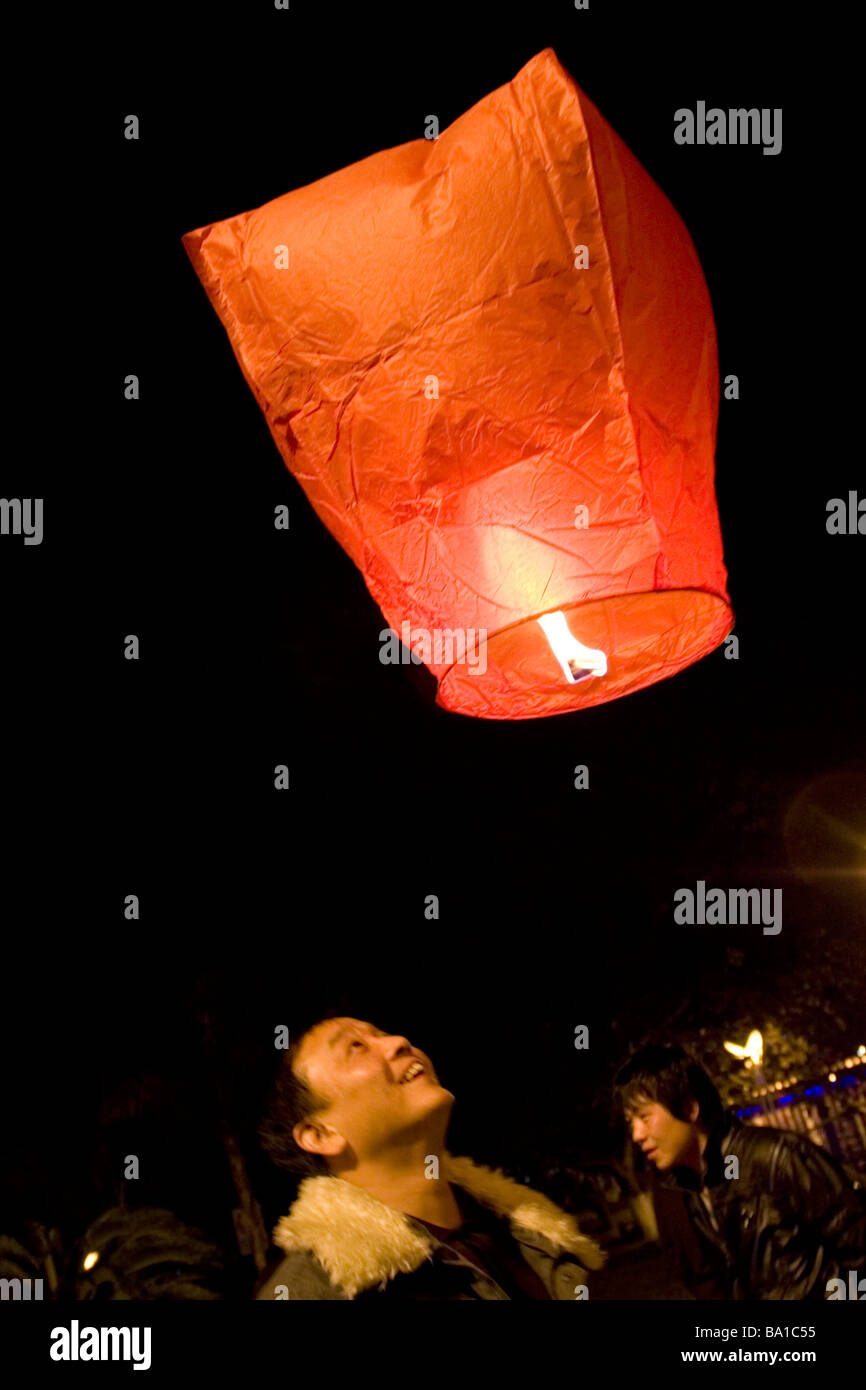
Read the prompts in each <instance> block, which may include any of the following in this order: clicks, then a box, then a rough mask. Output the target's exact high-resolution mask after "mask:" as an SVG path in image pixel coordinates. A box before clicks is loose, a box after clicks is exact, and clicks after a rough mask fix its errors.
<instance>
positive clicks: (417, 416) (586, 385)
mask: <svg viewBox="0 0 866 1390" xmlns="http://www.w3.org/2000/svg"><path fill="white" fill-rule="evenodd" d="M183 242H184V246H185V248H186V250H187V252H188V254H189V256H190V259H191V260H192V263H193V265H194V267H195V269H196V272H197V273H198V275H199V277H200V279H201V281H202V283H203V285H204V287H205V289H206V291H207V293H208V295H209V297H210V300H211V303H212V304H213V306H214V308H215V309H216V311H217V313H218V314H219V316H220V319H221V320H222V323H223V325H224V326H225V329H226V331H227V332H228V335H229V338H230V340H231V343H232V346H233V348H234V351H235V354H236V355H237V358H238V361H239V363H240V365H241V367H242V369H243V372H244V375H245V376H246V379H247V381H248V383H249V385H250V386H251V388H252V390H253V391H254V393H255V395H256V398H257V400H258V401H259V404H260V405H261V407H262V409H263V411H264V412H265V416H266V418H267V421H268V425H269V427H270V429H271V433H272V435H273V437H274V440H275V441H276V444H277V447H278V448H279V450H280V453H281V454H282V456H283V459H284V460H285V462H286V465H287V466H288V468H289V469H290V470H291V471H292V473H293V474H294V475H295V477H296V478H297V479H298V480H299V482H300V483H301V485H302V487H303V488H304V491H305V492H306V494H307V496H308V497H309V499H310V501H311V502H312V504H313V506H314V508H315V509H316V511H317V512H318V514H319V516H320V517H321V518H322V520H323V521H324V522H325V525H326V526H327V527H328V528H329V530H330V531H331V532H332V533H333V534H334V536H336V538H337V539H338V540H339V541H340V543H341V544H342V545H343V546H344V548H345V549H346V551H347V552H348V553H349V555H350V556H351V557H352V559H353V560H354V561H355V563H356V564H357V565H358V567H359V569H360V570H361V572H362V573H363V575H364V578H365V580H366V583H367V586H368V588H369V590H370V592H371V594H372V595H373V597H374V598H375V600H376V602H377V603H378V604H379V606H380V607H381V609H382V612H383V613H384V615H385V618H386V620H387V622H388V624H389V626H390V627H391V628H392V629H393V630H394V631H395V632H397V633H398V634H400V635H401V636H404V637H406V638H407V639H408V641H409V642H410V644H411V646H412V647H413V649H414V650H415V651H416V652H417V653H418V654H419V655H421V657H422V658H423V659H424V660H425V661H426V663H427V664H428V665H429V667H430V669H431V670H432V672H433V673H434V675H435V676H436V677H437V678H438V681H439V686H438V694H437V701H438V703H439V704H440V705H442V706H444V707H445V708H446V709H449V710H455V711H458V712H460V713H463V714H470V715H478V716H481V717H484V718H493V719H525V718H532V717H535V716H538V715H547V714H558V713H561V712H564V711H567V710H573V709H579V708H585V707H586V706H589V705H594V704H600V703H602V702H603V701H606V700H611V699H615V698H617V697H618V696H621V695H625V694H628V693H629V692H631V691H634V690H639V689H641V688H642V687H643V686H646V685H650V684H651V683H652V682H654V681H657V680H661V679H664V678H665V677H667V676H671V675H674V674H675V672H677V671H680V670H682V668H683V667H684V666H687V665H689V664H690V663H691V662H693V661H696V660H697V659H698V658H699V657H701V656H704V655H705V654H706V653H707V652H709V651H711V650H712V649H713V648H714V647H716V646H717V645H718V644H719V643H720V642H721V641H722V639H723V638H724V637H725V635H726V634H727V633H728V632H729V631H730V629H731V626H732V622H733V617H732V612H731V606H730V602H729V599H728V595H727V592H726V578H727V576H726V571H725V567H724V563H723V555H722V541H721V534H720V529H719V520H718V512H717V507H716V499H715V493H714V487H713V476H714V450H715V438H716V424H717V417H718V400H719V372H718V359H717V350H716V335H715V326H714V322H713V315H712V308H711V304H710V298H709V294H708V291H707V287H706V283H705V281H704V277H703V274H702V271H701V267H700V263H699V261H698V257H697V253H696V251H695V248H694V246H693V244H692V241H691V239H690V237H689V234H688V232H687V231H686V228H685V226H684V225H683V223H682V221H681V220H680V218H679V216H678V215H677V213H676V212H675V211H674V209H673V207H672V206H671V204H670V203H669V201H668V199H667V198H666V197H665V195H664V194H663V193H662V192H661V191H660V190H659V189H658V188H657V187H656V185H655V184H654V183H653V181H652V179H651V178H650V177H649V175H648V174H647V173H646V171H645V170H644V169H643V168H642V167H641V165H640V164H639V163H638V162H637V160H636V159H635V158H634V156H633V155H632V154H630V153H629V151H628V150H627V148H626V147H625V145H624V144H623V142H622V141H621V140H620V139H619V137H618V136H617V135H616V134H615V132H614V131H613V130H612V129H611V127H610V126H609V125H608V124H607V122H606V121H605V120H604V119H603V117H602V116H601V115H600V114H599V112H598V111H597V110H596V108H595V106H594V105H593V104H592V102H591V101H589V99H588V98H587V97H586V96H585V95H584V94H583V92H581V91H580V89H579V88H578V86H577V84H576V83H575V82H574V80H573V79H572V78H571V76H570V75H569V74H568V73H567V72H566V71H565V70H564V69H563V68H562V66H561V65H560V63H559V61H558V59H557V57H556V54H555V53H554V52H553V50H552V49H550V48H548V49H545V50H544V52H542V53H539V54H538V55H537V56H536V57H535V58H533V59H532V61H531V62H529V63H527V64H526V66H525V67H524V68H522V69H521V71H520V72H519V73H518V74H517V76H516V77H515V78H514V80H513V81H512V82H510V83H508V84H507V85H506V86H504V87H500V88H499V89H498V90H497V91H495V92H492V93H491V94H490V95H489V96H488V97H485V98H484V99H483V100H482V101H480V102H479V103H478V104H477V105H476V106H474V107H472V109H471V110H470V111H468V112H467V113H466V114H465V115H464V116H461V117H460V118H459V119H458V120H456V121H455V122H454V124H453V125H451V126H449V127H448V129H447V130H445V131H444V132H443V133H442V134H441V135H439V136H438V138H436V139H430V140H428V139H418V140H413V141H411V142H409V143H408V144H405V145H400V146H398V147H397V148H396V149H391V150H386V151H384V152H382V153H380V154H375V155H371V156H370V157H369V158H368V159H363V160H361V161H360V162H359V163H357V164H353V165H350V166H349V167H348V168H346V169H341V170H339V171H338V172H337V173H335V174H330V175H328V177H326V178H323V179H320V180H319V181H318V182H317V183H313V184H310V185H308V186H307V187H305V188H298V189H296V190H294V191H293V192H291V193H286V194H285V195H284V196H283V197H280V198H276V199H274V200H273V201H272V202H269V203H266V204H265V205H264V206H263V207H261V208H258V209H256V210H255V211H253V212H248V213H243V214H241V215H240V216H238V217H233V218H230V219H229V220H228V221H224V222H218V223H214V224H212V225H211V226H207V227H202V228H199V229H198V230H197V231H194V232H190V233H188V234H187V235H186V236H185V237H184V238H183ZM555 614H561V615H562V617H556V618H554V621H553V624H550V623H549V622H548V623H545V627H551V626H552V627H553V628H556V627H559V628H560V629H563V630H564V635H566V636H567V635H568V634H569V633H570V635H571V638H573V639H575V642H574V646H573V659H572V661H571V663H570V665H569V664H568V660H567V655H568V654H567V653H566V654H564V656H563V660H562V662H561V661H560V660H558V659H557V657H556V656H555V655H554V651H553V649H552V646H551V643H550V641H549V640H548V636H547V635H546V632H545V630H544V627H543V626H542V624H541V623H540V622H539V621H538V619H540V618H541V617H544V616H545V615H548V616H550V615H555ZM479 633H483V634H484V636H483V637H482V638H480V639H479V637H478V634H479ZM449 634H450V637H449ZM470 634H472V636H470ZM552 635H555V634H552Z"/></svg>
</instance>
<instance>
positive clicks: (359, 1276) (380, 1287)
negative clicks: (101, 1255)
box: [256, 1017, 604, 1301]
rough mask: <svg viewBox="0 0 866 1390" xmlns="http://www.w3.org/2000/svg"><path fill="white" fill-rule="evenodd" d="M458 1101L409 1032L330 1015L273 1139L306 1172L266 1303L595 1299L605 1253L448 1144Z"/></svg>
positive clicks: (281, 1099) (294, 1051)
mask: <svg viewBox="0 0 866 1390" xmlns="http://www.w3.org/2000/svg"><path fill="white" fill-rule="evenodd" d="M453 1105H454V1096H453V1094H452V1093H451V1091H448V1090H446V1089H445V1087H443V1086H442V1085H441V1083H440V1081H439V1078H438V1076H437V1074H436V1070H435V1068H434V1066H433V1063H432V1061H431V1060H430V1058H429V1057H428V1056H427V1054H426V1053H425V1052H422V1051H421V1050H420V1049H419V1048H417V1047H413V1046H412V1045H411V1043H410V1042H409V1041H408V1040H407V1039H406V1038H405V1037H403V1036H402V1034H393V1033H387V1032H385V1031H383V1030H382V1029H381V1028H378V1027H375V1026H374V1025H373V1024H370V1023H366V1022H363V1021H361V1020H359V1019H355V1018H344V1017H338V1018H327V1019H322V1020H320V1021H319V1022H318V1023H315V1024H314V1025H313V1026H312V1027H311V1028H308V1029H307V1030H306V1032H304V1033H303V1034H302V1035H301V1036H300V1037H299V1038H298V1039H296V1041H295V1042H294V1043H293V1045H292V1047H291V1048H289V1049H288V1051H287V1052H286V1054H285V1056H284V1059H283V1062H282V1065H281V1068H280V1073H279V1076H278V1077H277V1081H276V1085H275V1088H274V1092H273V1095H272V1100H271V1105H270V1109H269V1115H268V1117H267V1120H266V1122H265V1124H264V1125H263V1127H262V1130H261V1135H262V1140H263V1143H264V1146H265V1148H266V1149H267V1151H268V1152H269V1153H270V1155H271V1157H272V1158H273V1159H274V1161H275V1162H276V1163H277V1164H278V1165H279V1166H281V1167H283V1168H286V1169H288V1170H289V1171H294V1172H300V1173H304V1174H306V1175H307V1176H306V1177H305V1179H304V1181H303V1182H302V1183H301V1185H300V1188H299V1190H298V1195H297V1198H296V1200H295V1203H294V1205H293V1206H292V1208H291V1210H290V1211H289V1213H288V1214H287V1215H286V1216H284V1217H282V1219H281V1220H280V1221H279V1223H278V1225H277V1227H276V1228H275V1230H274V1242H275V1244H276V1245H278V1246H279V1247H280V1248H281V1249H282V1250H283V1251H285V1252H286V1253H285V1258H284V1259H283V1260H282V1261H281V1262H280V1263H279V1265H278V1266H277V1267H276V1268H272V1269H271V1271H270V1272H269V1274H268V1276H267V1278H266V1280H265V1282H264V1283H263V1284H262V1285H261V1287H260V1288H259V1289H258V1291H257V1293H256V1297H257V1298H259V1299H272V1298H273V1299H285V1298H290V1299H291V1298H301V1299H354V1298H360V1297H369V1296H378V1297H383V1296H387V1297H392V1298H398V1299H419V1300H426V1301H437V1300H451V1299H459V1300H462V1299H482V1300H486V1299H549V1298H553V1299H566V1298H567V1299H575V1298H580V1297H585V1292H584V1293H583V1294H582V1293H581V1292H580V1290H581V1289H584V1290H585V1288H586V1282H587V1273H586V1271H587V1270H588V1269H597V1268H599V1267H600V1266H601V1264H602V1263H603V1260H604V1256H603V1254H602V1252H601V1251H600V1249H599V1247H598V1246H597V1245H596V1244H595V1242H594V1241H592V1240H590V1239H589V1238H588V1237H587V1236H584V1235H582V1234H581V1232H580V1230H579V1229H578V1227H577V1223H576V1222H575V1221H574V1219H573V1218H572V1217H571V1216H570V1215H568V1214H567V1213H566V1212H564V1211H563V1210H562V1209H561V1208H559V1207H558V1206H556V1204H555V1203H554V1202H552V1201H551V1200H550V1199H549V1198H547V1197H545V1196H543V1195H542V1194H541V1193H539V1192H534V1191H533V1190H532V1189H530V1188H527V1187H524V1186H523V1185H522V1184H521V1183H519V1182H516V1181H514V1180H513V1179H511V1178H508V1177H506V1176H505V1175H504V1174H503V1173H501V1172H500V1171H499V1170H494V1169H490V1168H486V1167H483V1166H482V1165H480V1164H476V1163H475V1162H474V1161H473V1160H471V1159H469V1158H455V1157H453V1156H452V1155H451V1154H449V1153H448V1151H447V1149H446V1147H445V1139H446V1133H447V1130H448V1123H449V1120H450V1117H451V1110H452V1107H453Z"/></svg>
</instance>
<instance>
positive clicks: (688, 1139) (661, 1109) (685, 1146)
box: [626, 1096, 700, 1172]
mask: <svg viewBox="0 0 866 1390" xmlns="http://www.w3.org/2000/svg"><path fill="white" fill-rule="evenodd" d="M699 1113H700V1112H699V1107H698V1103H697V1101H693V1102H692V1105H691V1109H690V1111H689V1114H691V1115H692V1116H693V1121H692V1123H689V1122H688V1121H686V1120H678V1119H677V1118H676V1116H675V1115H672V1114H671V1112H670V1110H668V1109H666V1107H665V1106H664V1105H662V1104H661V1103H660V1102H659V1101H657V1100H651V1099H650V1098H649V1097H648V1096H642V1097H638V1098H637V1100H635V1101H634V1102H633V1103H632V1104H631V1105H630V1106H629V1109H628V1111H627V1114H626V1118H627V1120H628V1122H629V1125H630V1128H631V1137H632V1139H633V1140H634V1142H635V1143H636V1144H639V1145H640V1147H641V1148H642V1149H643V1151H644V1153H645V1154H646V1156H647V1158H648V1159H649V1161H650V1162H651V1163H653V1164H655V1166H656V1168H657V1169H658V1170H659V1171H660V1172H663V1171H664V1170H665V1169H666V1168H673V1167H675V1166H676V1165H677V1164H682V1163H683V1162H684V1161H685V1160H686V1159H689V1158H690V1157H691V1156H693V1154H694V1151H695V1146H696V1144H697V1135H698V1130H697V1126H696V1124H695V1123H694V1121H696V1120H697V1118H698V1115H699Z"/></svg>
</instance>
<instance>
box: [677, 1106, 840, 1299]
mask: <svg viewBox="0 0 866 1390" xmlns="http://www.w3.org/2000/svg"><path fill="white" fill-rule="evenodd" d="M731 1159H736V1160H737V1163H736V1165H734V1164H733V1163H731V1162H730V1160H731ZM704 1161H705V1163H706V1173H705V1177H704V1182H703V1184H701V1183H700V1181H699V1179H698V1177H697V1175H696V1174H695V1173H694V1172H691V1171H690V1170H686V1169H674V1170H671V1172H670V1173H666V1174H663V1175H662V1176H661V1177H660V1178H659V1179H658V1182H657V1187H656V1214H657V1216H658V1219H659V1229H660V1234H661V1236H662V1242H663V1244H666V1245H667V1246H668V1248H669V1249H671V1250H673V1251H675V1252H676V1254H677V1255H678V1256H679V1262H680V1271H681V1273H682V1276H683V1278H684V1280H685V1282H686V1285H687V1286H688V1287H689V1288H690V1289H691V1291H692V1293H693V1294H694V1295H695V1297H697V1298H716V1299H720V1298H721V1299H745V1300H757V1299H814V1300H818V1299H825V1298H826V1297H827V1283H828V1280H830V1279H834V1278H842V1279H843V1280H845V1279H846V1278H847V1272H848V1271H849V1270H852V1269H854V1270H857V1271H858V1277H859V1274H860V1273H862V1272H863V1270H864V1268H866V1193H864V1190H863V1188H862V1186H859V1185H857V1184H852V1183H851V1182H849V1180H848V1178H847V1177H846V1175H845V1173H844V1171H843V1170H842V1168H841V1167H840V1166H839V1164H837V1163H836V1162H835V1160H834V1159H832V1158H830V1156H829V1155H828V1154H827V1153H826V1152H825V1151H824V1150H823V1149H821V1148H819V1147H818V1145H817V1144H815V1143H813V1142H812V1140H811V1139H807V1138H805V1137H804V1136H801V1135H798V1134H793V1133H791V1132H790V1131H787V1130H779V1129H769V1128H765V1127H763V1126H757V1125H744V1124H741V1123H740V1121H739V1120H737V1119H736V1118H735V1117H734V1116H732V1115H726V1116H725V1117H724V1119H723V1120H722V1122H721V1123H720V1125H719V1126H718V1127H717V1128H716V1129H715V1130H714V1131H713V1132H712V1133H711V1134H710V1136H709V1139H708V1141H707V1147H706V1150H705V1153H704ZM726 1171H727V1173H728V1176H726V1175H725V1174H726ZM680 1202H681V1203H682V1204H683V1205H684V1209H685V1213H686V1217H687V1223H686V1228H683V1226H682V1225H680V1228H679V1229H677V1228H676V1227H677V1205H678V1203H680ZM689 1228H690V1229H689Z"/></svg>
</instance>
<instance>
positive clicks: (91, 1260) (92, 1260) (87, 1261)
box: [81, 1250, 99, 1269]
mask: <svg viewBox="0 0 866 1390" xmlns="http://www.w3.org/2000/svg"><path fill="white" fill-rule="evenodd" d="M98 1259H99V1251H98V1250H91V1251H90V1253H89V1254H87V1255H85V1256H84V1263H83V1264H82V1266H81V1268H82V1269H92V1268H93V1266H94V1265H95V1264H96V1261H97V1260H98Z"/></svg>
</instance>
